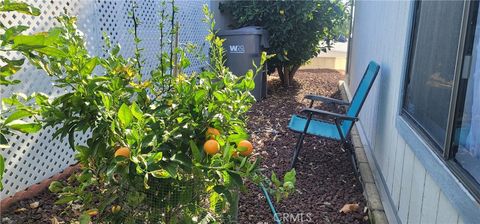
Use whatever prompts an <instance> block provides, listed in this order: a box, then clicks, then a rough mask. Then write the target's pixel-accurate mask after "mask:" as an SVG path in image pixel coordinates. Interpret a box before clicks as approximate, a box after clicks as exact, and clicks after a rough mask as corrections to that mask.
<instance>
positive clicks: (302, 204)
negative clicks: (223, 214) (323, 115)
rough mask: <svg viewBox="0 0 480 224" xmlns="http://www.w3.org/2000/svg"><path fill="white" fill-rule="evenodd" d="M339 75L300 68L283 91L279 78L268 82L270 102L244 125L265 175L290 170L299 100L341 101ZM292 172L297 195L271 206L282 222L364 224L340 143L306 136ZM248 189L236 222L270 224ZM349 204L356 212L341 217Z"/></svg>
mask: <svg viewBox="0 0 480 224" xmlns="http://www.w3.org/2000/svg"><path fill="white" fill-rule="evenodd" d="M343 77H344V76H343V74H342V73H340V72H338V71H336V70H328V69H314V70H312V69H308V70H307V69H304V70H300V71H298V73H297V74H296V75H295V83H294V85H293V87H292V88H290V89H286V88H284V87H282V86H281V84H280V80H279V79H278V77H277V76H270V77H269V78H268V98H267V99H266V100H263V101H261V102H259V103H257V104H255V105H254V106H253V108H252V110H251V112H250V113H249V118H250V119H249V121H248V124H249V130H250V132H251V137H252V140H253V142H254V143H255V148H256V153H257V156H259V157H261V158H262V161H263V163H262V168H263V169H265V171H264V174H267V175H270V174H271V171H274V172H276V173H277V174H281V175H282V176H283V174H284V173H285V172H287V171H288V168H289V166H290V161H291V158H292V156H293V150H294V148H295V143H296V141H297V137H298V136H297V135H298V134H296V133H294V132H292V131H290V130H289V129H288V128H287V126H288V122H289V120H290V116H291V115H292V114H295V113H298V112H299V111H300V110H301V109H302V108H303V107H306V106H308V104H309V100H303V96H304V95H305V94H316V95H323V96H328V97H332V98H337V99H340V98H341V96H340V92H339V90H338V87H337V84H338V81H339V80H341V79H343ZM314 107H315V108H318V109H324V110H330V111H334V112H344V109H343V108H337V107H335V106H333V105H331V104H324V105H323V104H321V103H318V104H315V106H314ZM296 171H297V184H296V192H295V193H294V194H292V195H290V197H289V198H287V199H286V200H283V201H281V202H280V203H275V207H276V209H277V213H279V214H278V217H279V218H280V220H281V221H282V223H368V221H367V215H366V214H365V213H364V208H365V205H366V202H365V198H364V196H363V195H362V191H361V187H360V183H359V182H358V181H357V179H356V178H355V175H354V171H353V166H352V164H351V163H350V157H349V156H348V154H347V153H346V152H344V151H342V149H341V144H340V143H338V142H336V141H332V140H327V139H322V138H318V137H313V136H307V137H306V138H305V140H304V146H303V149H302V151H301V152H300V156H299V160H298V162H297V165H296ZM248 188H249V190H248V192H247V193H244V194H242V196H241V198H240V208H239V210H240V211H239V221H240V223H274V219H273V215H272V213H271V211H270V209H269V207H268V204H267V202H266V200H265V197H264V196H263V194H262V193H261V191H260V189H259V188H258V187H257V186H255V185H253V184H250V185H249V186H248ZM349 203H352V204H353V203H358V204H359V205H360V206H359V209H358V211H356V212H351V213H348V214H344V213H340V212H339V210H340V209H341V208H342V207H343V206H344V205H345V204H349Z"/></svg>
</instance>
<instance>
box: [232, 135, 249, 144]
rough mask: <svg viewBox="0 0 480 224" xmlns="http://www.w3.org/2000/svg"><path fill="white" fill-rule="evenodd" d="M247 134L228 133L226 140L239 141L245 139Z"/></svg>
mask: <svg viewBox="0 0 480 224" xmlns="http://www.w3.org/2000/svg"><path fill="white" fill-rule="evenodd" d="M248 137H249V136H248V134H247V133H238V134H233V135H229V136H228V138H227V140H228V142H235V143H237V142H240V141H242V140H245V139H248Z"/></svg>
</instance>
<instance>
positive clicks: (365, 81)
mask: <svg viewBox="0 0 480 224" xmlns="http://www.w3.org/2000/svg"><path fill="white" fill-rule="evenodd" d="M379 70H380V65H378V64H377V63H375V62H374V61H371V62H370V63H369V64H368V67H367V70H366V71H365V73H364V74H363V78H362V81H360V84H359V85H358V88H357V91H356V92H355V95H353V98H352V102H350V107H349V108H348V110H347V113H346V115H348V116H351V117H357V116H358V114H359V113H360V109H361V108H362V106H363V103H364V102H365V99H366V98H367V95H368V92H370V89H371V88H372V85H373V82H374V81H375V78H376V77H377V74H378V71H379ZM352 127H353V121H344V122H343V123H342V132H343V135H344V136H345V137H346V136H347V135H348V133H350V130H351V129H352Z"/></svg>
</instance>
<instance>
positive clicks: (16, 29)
mask: <svg viewBox="0 0 480 224" xmlns="http://www.w3.org/2000/svg"><path fill="white" fill-rule="evenodd" d="M28 28H29V27H28V26H23V25H18V26H12V27H9V28H8V29H7V30H5V33H4V34H3V37H2V40H3V41H4V42H3V43H2V45H6V44H7V43H8V42H9V41H10V40H11V38H12V37H15V36H17V35H19V34H20V33H22V32H23V31H25V30H27V29H28ZM2 59H3V58H2Z"/></svg>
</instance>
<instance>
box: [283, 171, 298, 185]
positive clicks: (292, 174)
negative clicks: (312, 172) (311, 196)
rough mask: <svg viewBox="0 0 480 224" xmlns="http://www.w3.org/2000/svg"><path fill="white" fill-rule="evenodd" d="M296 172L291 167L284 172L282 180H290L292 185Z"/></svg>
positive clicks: (294, 181)
mask: <svg viewBox="0 0 480 224" xmlns="http://www.w3.org/2000/svg"><path fill="white" fill-rule="evenodd" d="M296 174H297V173H296V171H295V169H292V170H290V171H288V172H287V173H286V174H285V176H284V177H283V182H290V183H292V184H293V185H295V183H296V181H297V178H296Z"/></svg>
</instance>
